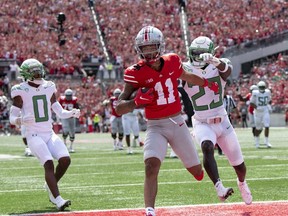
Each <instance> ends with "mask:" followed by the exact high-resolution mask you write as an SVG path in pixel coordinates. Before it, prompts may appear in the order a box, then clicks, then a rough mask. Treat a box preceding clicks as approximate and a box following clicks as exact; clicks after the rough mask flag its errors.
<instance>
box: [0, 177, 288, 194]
mask: <svg viewBox="0 0 288 216" xmlns="http://www.w3.org/2000/svg"><path fill="white" fill-rule="evenodd" d="M280 179H287V180H288V176H286V177H277V178H246V180H247V181H248V182H249V181H259V180H261V181H270V180H280ZM224 181H225V182H236V178H233V179H224ZM201 183H209V184H210V183H211V181H210V180H205V181H201ZM174 184H199V182H197V181H193V180H191V181H181V182H158V185H174ZM131 186H141V187H143V182H141V183H136V184H114V185H112V184H111V185H110V184H109V185H88V186H79V187H69V186H68V187H67V186H63V187H61V190H83V188H85V189H89V188H112V187H131ZM39 190H43V191H45V189H44V188H43V186H42V187H38V188H28V189H26V190H0V193H15V192H27V191H30V192H31V191H39Z"/></svg>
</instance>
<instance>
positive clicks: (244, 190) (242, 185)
mask: <svg viewBox="0 0 288 216" xmlns="http://www.w3.org/2000/svg"><path fill="white" fill-rule="evenodd" d="M237 185H238V188H239V190H240V192H241V196H242V199H243V201H244V202H245V204H246V205H250V204H251V203H252V199H253V198H252V194H251V192H250V189H249V187H248V185H247V183H246V181H244V182H240V181H239V179H238V178H237Z"/></svg>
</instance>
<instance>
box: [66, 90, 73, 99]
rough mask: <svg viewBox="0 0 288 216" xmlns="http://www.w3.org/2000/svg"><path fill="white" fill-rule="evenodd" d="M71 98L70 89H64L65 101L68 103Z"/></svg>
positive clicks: (71, 92)
mask: <svg viewBox="0 0 288 216" xmlns="http://www.w3.org/2000/svg"><path fill="white" fill-rule="evenodd" d="M72 98H73V91H72V90H71V89H66V91H65V99H66V100H68V101H70V100H72Z"/></svg>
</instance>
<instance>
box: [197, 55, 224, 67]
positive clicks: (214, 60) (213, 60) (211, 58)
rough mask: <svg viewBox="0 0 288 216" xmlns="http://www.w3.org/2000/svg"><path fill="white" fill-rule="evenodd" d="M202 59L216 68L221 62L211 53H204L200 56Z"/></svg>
mask: <svg viewBox="0 0 288 216" xmlns="http://www.w3.org/2000/svg"><path fill="white" fill-rule="evenodd" d="M199 57H200V58H202V60H203V61H204V62H206V63H208V64H213V65H214V66H215V67H217V66H218V65H219V64H220V63H221V61H220V60H219V59H218V58H216V57H214V56H213V55H212V54H211V53H202V54H200V55H199Z"/></svg>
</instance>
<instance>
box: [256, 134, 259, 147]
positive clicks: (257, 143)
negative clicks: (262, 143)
mask: <svg viewBox="0 0 288 216" xmlns="http://www.w3.org/2000/svg"><path fill="white" fill-rule="evenodd" d="M255 144H256V146H259V136H258V137H255Z"/></svg>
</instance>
